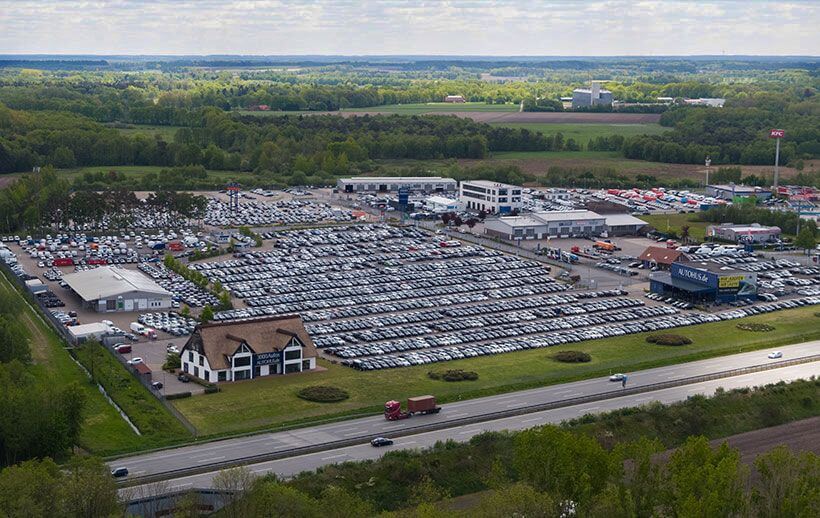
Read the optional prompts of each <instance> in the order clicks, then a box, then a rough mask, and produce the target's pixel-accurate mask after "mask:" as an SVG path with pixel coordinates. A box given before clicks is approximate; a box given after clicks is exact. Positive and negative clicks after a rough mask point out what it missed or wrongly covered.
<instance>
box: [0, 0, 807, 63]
mask: <svg viewBox="0 0 820 518" xmlns="http://www.w3.org/2000/svg"><path fill="white" fill-rule="evenodd" d="M817 27H820V2H816V1H812V0H807V1H800V0H791V1H790V0H783V1H779V2H778V1H772V0H757V1H755V0H709V1H703V2H690V1H685V0H668V1H660V0H642V1H628V0H602V1H597V2H596V1H593V2H581V1H578V2H576V1H570V0H558V1H552V2H538V1H527V0H490V1H478V0H472V1H471V0H446V1H435V2H434V1H425V0H416V1H413V0H364V1H354V0H337V1H329V0H315V1H285V0H235V1H231V0H42V1H37V0H0V53H62V54H72V53H78V54H256V55H269V54H461V55H502V56H503V55H553V56H554V55H590V56H595V55H648V54H651V55H659V54H720V53H722V52H725V53H727V54H808V55H817V54H818V51H819V50H820V31H818V30H817Z"/></svg>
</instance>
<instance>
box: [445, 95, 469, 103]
mask: <svg viewBox="0 0 820 518" xmlns="http://www.w3.org/2000/svg"><path fill="white" fill-rule="evenodd" d="M444 102H446V103H466V102H467V101H466V100H465V99H464V96H463V95H448V96H447V97H445V98H444Z"/></svg>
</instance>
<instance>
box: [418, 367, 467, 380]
mask: <svg viewBox="0 0 820 518" xmlns="http://www.w3.org/2000/svg"><path fill="white" fill-rule="evenodd" d="M427 376H428V377H429V378H431V379H434V380H444V381H475V380H477V379H478V373H477V372H473V371H463V370H461V369H454V370H446V371H444V372H436V371H430V372H428V373H427Z"/></svg>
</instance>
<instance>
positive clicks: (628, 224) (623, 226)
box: [604, 214, 649, 236]
mask: <svg viewBox="0 0 820 518" xmlns="http://www.w3.org/2000/svg"><path fill="white" fill-rule="evenodd" d="M604 217H605V218H606V231H607V233H608V234H609V235H610V236H634V235H637V234H640V233H642V232H644V231H645V230H646V228H647V227H648V226H649V225H648V224H647V222H646V221H644V220H642V219H638V218H636V217H635V216H633V215H631V214H606V215H604Z"/></svg>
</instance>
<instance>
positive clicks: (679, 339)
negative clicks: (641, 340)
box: [646, 334, 692, 345]
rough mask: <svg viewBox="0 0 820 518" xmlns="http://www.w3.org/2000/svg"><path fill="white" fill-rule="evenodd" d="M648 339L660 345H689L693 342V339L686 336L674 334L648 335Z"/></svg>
mask: <svg viewBox="0 0 820 518" xmlns="http://www.w3.org/2000/svg"><path fill="white" fill-rule="evenodd" d="M646 341H647V342H649V343H651V344H658V345H689V344H691V343H692V340H690V339H689V338H687V337H685V336H681V335H672V334H664V335H649V336H647V337H646Z"/></svg>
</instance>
